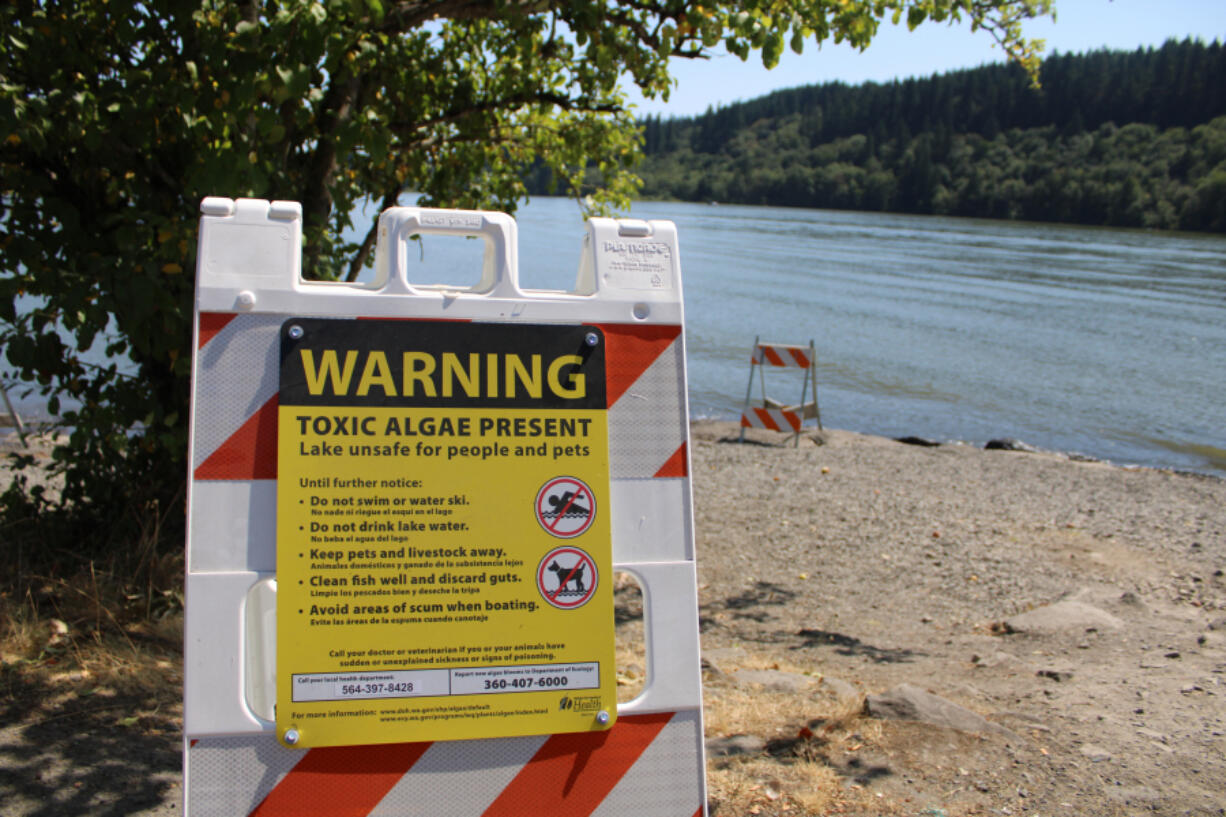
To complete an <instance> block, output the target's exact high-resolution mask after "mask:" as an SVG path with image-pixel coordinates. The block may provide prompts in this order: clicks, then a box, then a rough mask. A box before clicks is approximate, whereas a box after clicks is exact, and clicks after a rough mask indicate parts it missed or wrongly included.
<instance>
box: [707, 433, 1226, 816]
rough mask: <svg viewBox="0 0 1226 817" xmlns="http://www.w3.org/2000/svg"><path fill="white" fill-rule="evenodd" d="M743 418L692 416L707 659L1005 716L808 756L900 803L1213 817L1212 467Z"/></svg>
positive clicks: (1221, 786)
mask: <svg viewBox="0 0 1226 817" xmlns="http://www.w3.org/2000/svg"><path fill="white" fill-rule="evenodd" d="M737 431H738V429H737V428H736V426H735V424H733V423H717V422H700V423H697V424H695V425H694V427H693V446H692V454H693V484H694V497H695V515H696V526H697V539H698V562H699V577H700V583H701V584H700V587H701V590H700V604H701V607H702V610H701V616H702V619H701V620H702V627H703V648H704V652H705V653H706V654H707V655H708V657H709V664H710V667H711V669H712V672H713V673H714V674H715V675H716V676H717V677H721V678H724V679H726V678H728V677H729V671H730V670H735V669H736V667H735V665H736V664H737V663H741V661H740V658H738V656H751V657H752V663H754V664H755V665H757V666H761V665H762V664H763V661H764V660H770V659H774V660H778V661H786V662H787V663H788V664H789V665H791V666H794V667H799V668H801V669H803V670H804V671H805V672H806V673H810V674H812V675H820V676H824V677H826V678H829V679H838V683H837V684H836V686H837V687H838V688H840V689H847V688H849V687H850V688H853V689H855V690H857V691H858V692H859V694H861V695H871V694H874V693H880V692H884V691H886V690H889V689H890V688H893V687H895V686H897V685H899V684H911V685H915V686H918V687H920V688H923V689H926V690H928V691H930V692H932V693H935V694H936V695H938V696H941V697H942V698H943V699H945V700H948V701H950V702H951V703H954V704H956V705H958V706H961V707H965V708H966V709H968V710H970V711H972V712H975V713H976V714H978V715H983V716H985V717H986V718H987V719H988V720H989V721H990V722H991V723H992V724H994V725H999V726H1001V727H1004V728H1003V729H1000V730H999V731H994V732H992V733H991V734H986V735H984V734H979V735H974V736H973V737H974V739H973V740H970V742H969V743H968V742H966V740H964V738H967V736H966V735H963V734H962V733H961V732H959V731H958V730H950V729H948V728H946V727H940V726H929V727H926V728H920V727H919V726H917V725H916V723H915V722H911V721H906V720H903V721H878V720H875V719H873V718H867V717H866V718H865V724H866V726H867V725H868V724H870V723H871V724H873V725H875V726H877V727H880V728H879V729H878V730H877V732H876V733H875V734H877V735H878V739H877V740H864V741H862V744H863V745H862V746H861V747H858V749H857V751H856V752H854V753H852V754H853V755H855V757H854V758H852V757H851V755H848V754H847V753H846V752H844V751H842V750H840V751H834V747H824V748H823V752H822V753H819V754H821V756H822V757H824V758H825V761H824V762H826V763H827V764H829V765H831V766H832V767H834V768H835V770H836V771H839V773H840V775H841V778H840V779H842V780H843V782H844V784H845V785H847V786H848V787H854V788H857V789H861V790H866V791H869V792H875V793H878V794H879V795H880V800H879V802H880V803H881V804H882V805H881V808H883V809H884V808H885V804H888V803H892V804H893V808H895V809H897V813H919V812H920V810H921V808H932V809H938V810H940V811H939V813H943V814H948V815H953V814H978V813H983V814H996V813H1000V814H1022V813H1024V814H1032V813H1034V814H1062V813H1074V814H1114V813H1120V814H1131V813H1139V812H1141V811H1143V812H1145V813H1159V814H1222V813H1226V736H1224V735H1226V684H1224V683H1223V682H1224V680H1226V676H1224V675H1223V672H1224V671H1226V576H1224V572H1223V571H1226V481H1223V480H1220V479H1216V478H1213V477H1206V476H1197V475H1189V474H1181V473H1172V472H1168V471H1160V470H1153V469H1134V468H1120V467H1116V466H1112V465H1109V464H1105V463H1096V462H1083V461H1076V460H1073V459H1070V458H1068V457H1065V456H1061V455H1057V454H1050V453H1035V452H1030V453H1024V452H1017V451H984V450H979V449H976V448H972V447H970V446H964V445H942V446H936V447H923V446H916V445H906V444H903V443H900V442H896V441H894V440H889V439H883V438H878V437H870V436H865V435H860V434H855V433H851V432H846V431H826V432H823V433H811V434H807V435H805V436H804V437H802V439H801V440H800V445H799V447H795V448H794V447H792V445H791V443H785V441H784V439H783V437H782V435H775V434H771V433H764V432H751V434H750V435H748V439H749V440H750V442H749V444H736V443H735V440H736V437H737ZM1044 616H1046V618H1043V617H1044ZM1087 616H1088V618H1087ZM1040 619H1042V620H1044V621H1046V623H1045V624H1043V625H1042V626H1039V625H1035V624H1033V622H1034V621H1038V620H1040ZM840 685H841V686H840ZM708 690H709V692H708V697H709V699H710V698H711V697H712V696H715V697H718V694H719V687H718V685H717V684H708ZM870 703H871V699H870ZM709 705H710V704H709ZM811 706H815V704H814V703H812V702H810V701H809V700H808V699H806V698H805V697H804V696H800V697H798V698H797V717H796V720H795V722H794V723H790V724H782V725H777V727H776V730H775V731H776V732H778V733H779V734H787V733H788V732H789V730H791V732H792V733H794V732H795V728H796V726H797V724H800V725H802V726H803V724H804V721H805V711H806V707H811ZM870 709H871V706H870ZM917 730H918V731H917ZM972 731H974V730H972ZM1002 735H1006V737H1002ZM1008 735H1011V736H1012V737H1007V736H1008ZM708 737H709V738H713V739H718V738H720V737H721V736H719V735H711V734H710V732H709V734H708ZM760 737H762V738H763V739H764V740H765V741H767V742H769V740H770V739H771V737H772V736H771V735H769V734H768V735H762V736H760ZM967 739H969V738H967ZM951 741H953V742H952V743H951ZM959 741H961V742H959ZM783 748H784V749H786V748H788V747H786V746H785V747H783ZM791 748H793V749H794V747H791ZM844 748H845V747H844ZM826 750H829V751H826ZM763 752H765V753H766V754H767V755H768V756H774V757H775V758H776V759H777V760H779V761H780V762H783V761H784V760H786V758H785V757H784V755H785V754H786V752H783V753H782V754H781V752H780V750H779V748H778V747H777V748H776V749H775V750H771V749H769V748H766V749H763ZM852 759H854V760H855V761H856V762H851V760H852ZM720 762H721V761H719V760H718V759H715V760H713V763H714V764H716V765H718V764H719V763H720ZM869 767H872V768H876V769H877V770H878V771H877V772H876V773H874V774H872V775H865V774H864V773H863V770H864V769H866V768H869ZM760 813H763V814H766V813H771V812H770V811H769V804H768V805H767V807H766V809H765V810H762V811H761V812H760ZM890 813H893V812H890ZM926 813H927V812H926Z"/></svg>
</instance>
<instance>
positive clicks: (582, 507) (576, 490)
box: [536, 477, 596, 539]
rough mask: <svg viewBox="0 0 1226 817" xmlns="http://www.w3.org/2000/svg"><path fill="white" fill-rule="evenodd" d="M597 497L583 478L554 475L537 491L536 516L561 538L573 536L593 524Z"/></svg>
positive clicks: (547, 529) (546, 528)
mask: <svg viewBox="0 0 1226 817" xmlns="http://www.w3.org/2000/svg"><path fill="white" fill-rule="evenodd" d="M595 518H596V498H595V497H594V496H592V489H591V488H589V487H587V484H586V483H584V482H583V480H580V479H575V478H574V477H555V478H554V479H551V480H549V482H546V483H545V485H544V486H543V487H542V488H541V490H540V491H538V492H537V494H536V520H537V521H538V522H540V523H541V527H543V528H544V529H545V530H546V531H547V532H549V533H550V534H551V535H553V536H557V537H558V538H560V539H573V538H574V537H576V536H578V535H579V534H581V533H583V532H584V531H586V530H587V529H588V528H590V527H591V526H592V520H593V519H595Z"/></svg>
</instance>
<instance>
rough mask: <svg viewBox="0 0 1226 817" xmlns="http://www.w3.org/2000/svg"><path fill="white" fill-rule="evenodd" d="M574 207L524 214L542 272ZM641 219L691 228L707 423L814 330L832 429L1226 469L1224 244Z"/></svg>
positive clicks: (761, 216) (853, 219)
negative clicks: (753, 371) (752, 357)
mask: <svg viewBox="0 0 1226 817" xmlns="http://www.w3.org/2000/svg"><path fill="white" fill-rule="evenodd" d="M574 211H575V208H574V205H573V204H571V203H570V202H566V201H562V200H543V201H535V202H533V203H532V204H531V205H530V206H529V207H528V208H526V209H525V210H524V211H522V212H521V214H520V216H519V221H520V257H521V268H522V271H521V276H522V278H523V279H524V281H525V283H527V284H529V285H537V286H567V285H569V283H570V281H571V278H572V277H573V270H574V267H575V260H576V255H577V250H576V248H577V246H578V236H580V235H581V229H580V228H579V227H578V226H577V217H576V216H575V215H574ZM633 215H634V216H636V217H641V218H667V219H671V220H673V221H675V222H676V224H677V227H678V233H679V238H680V242H681V259H682V273H683V277H684V286H685V299H686V320H687V338H688V352H689V377H690V400H691V406H690V408H691V413H692V414H693V415H695V416H712V417H725V418H733V417H735V416H737V415H738V414H739V411H740V406H741V402H742V400H743V399H744V396H745V388H746V383H747V379H748V373H749V370H748V364H747V361H748V357H749V350H750V347H751V346H752V344H753V340H754V337H755V336H758V335H760V336H761V337H762V339H763V340H764V341H768V340H769V341H775V342H780V343H807V342H808V340H809V339H810V338H812V339H813V340H815V341H816V343H817V347H818V356H819V360H820V365H819V375H818V377H819V398H820V404H821V410H822V418H823V420H824V421H825V422H826V423H827V424H828V425H831V426H835V427H839V428H847V429H853V430H857V431H864V432H870V433H875V434H885V435H890V436H901V435H910V434H913V435H919V436H923V437H931V438H936V439H943V440H965V441H969V442H974V443H983V442H985V441H987V440H988V439H991V438H993V437H1015V438H1018V439H1021V440H1024V441H1026V442H1029V443H1031V444H1034V445H1037V446H1040V447H1044V448H1051V449H1058V450H1063V451H1076V452H1081V453H1084V454H1088V455H1091V456H1095V457H1101V458H1106V459H1110V460H1113V461H1116V462H1121V463H1137V464H1144V465H1155V466H1165V467H1175V468H1188V469H1195V470H1200V471H1210V472H1216V473H1226V393H1224V392H1226V238H1224V237H1222V236H1201V235H1191V234H1186V233H1183V234H1164V233H1151V232H1142V231H1133V230H1109V229H1102V228H1084V227H1069V226H1061V225H1043V224H1029V223H1026V224H1019V223H1010V222H1000V221H979V220H970V219H953V218H939V217H912V216H897V215H881V214H868V213H847V212H833V211H825V210H797V209H775V208H762V207H732V206H708V205H694V204H665V203H642V204H638V205H636V206H635V208H634V211H633ZM538 276H539V278H538ZM771 375H775V377H773V378H772V377H771ZM767 376H768V381H767V386H768V389H767V390H768V392H776V391H777V392H778V394H777V395H772V396H778V397H780V398H781V399H786V400H789V401H795V399H796V398H798V397H799V383H800V381H799V379H798V377H796V376H793V377H791V378H789V377H785V376H784V374H783V372H782V371H781V370H780V371H776V372H768V374H767ZM793 391H795V392H797V393H796V394H792V392H793Z"/></svg>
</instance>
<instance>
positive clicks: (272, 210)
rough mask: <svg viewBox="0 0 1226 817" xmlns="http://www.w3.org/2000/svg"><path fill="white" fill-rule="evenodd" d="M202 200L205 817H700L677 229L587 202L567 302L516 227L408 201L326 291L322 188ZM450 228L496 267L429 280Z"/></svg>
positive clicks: (197, 786)
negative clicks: (449, 282)
mask: <svg viewBox="0 0 1226 817" xmlns="http://www.w3.org/2000/svg"><path fill="white" fill-rule="evenodd" d="M201 212H202V217H201V221H200V236H199V262H198V267H197V289H196V315H195V344H194V350H195V352H194V357H193V384H192V389H193V392H192V416H191V436H190V451H189V458H190V474H189V489H188V516H189V518H188V540H187V611H186V622H185V656H184V663H185V679H184V733H185V737H184V811H185V813H186V814H188V815H190V817H211V815H225V817H241V816H242V815H259V816H260V817H272V816H273V815H293V817H305V816H307V815H352V817H358V816H359V815H361V816H362V817H365V816H366V815H419V814H420V815H432V817H450V816H451V815H454V816H455V817H470V816H475V815H490V816H493V815H520V814H524V815H528V814H531V815H537V814H548V815H551V817H570V816H571V815H614V814H626V815H630V814H633V815H660V817H696V815H702V814H705V811H706V795H705V775H704V750H703V727H702V694H701V693H702V690H701V676H700V665H699V644H698V604H697V582H696V573H695V565H694V535H693V517H692V499H691V488H690V465H689V461H690V458H689V447H688V441H689V425H688V411H687V402H686V401H687V398H686V381H685V345H684V336H683V331H682V327H683V312H682V300H681V278H680V262H679V256H678V248H677V235H676V229H675V227H674V226H673V224H672V223H671V222H666V221H651V222H647V221H636V220H612V219H592V220H590V221H589V222H588V225H587V233H586V236H585V238H584V244H583V250H582V256H581V263H580V266H579V274H578V278H577V282H576V286H575V289H574V290H572V291H566V292H556V291H534V290H524V289H522V288H521V287H520V286H519V276H518V269H517V263H518V260H517V251H516V246H517V245H516V224H515V222H514V220H513V219H511V218H510V217H509V216H506V215H504V214H501V213H486V212H474V211H450V210H429V209H420V208H392V209H391V210H388V211H386V212H385V213H383V215H382V216H381V218H380V222H379V237H378V245H377V250H376V265H375V266H376V275H375V280H374V281H373V282H371V283H365V284H362V283H357V284H346V283H334V282H327V283H325V282H317V281H307V280H304V279H303V278H302V275H301V257H300V246H301V238H302V219H301V208H300V206H299V205H298V204H296V203H293V202H268V201H261V200H252V199H238V200H231V199H225V198H207V199H205V200H204V201H203V203H202V204H201ZM423 234H442V235H454V236H463V237H477V238H480V239H482V240H483V241H484V242H485V247H486V249H485V256H484V262H483V267H482V273H481V278H480V280H479V282H478V283H477V284H476V285H475V286H473V287H470V288H456V287H450V286H447V287H444V286H429V285H422V284H418V283H414V282H413V281H411V280H409V278H408V276H407V274H406V270H405V267H406V257H407V256H406V245H407V244H408V241H409V240H410V239H411V238H412V237H414V236H417V235H423ZM546 474H547V475H549V478H547V479H546V478H544V477H543V475H546ZM613 571H623V572H627V573H630V574H632V575H633V576H634V578H635V579H636V580H637V581H638V583H639V584H640V585H641V587H642V590H643V603H644V613H645V620H644V632H645V643H644V653H645V657H646V662H647V683H646V685H645V687H644V689H643V691H642V693H641V694H640V695H638V697H636V698H635V699H634V700H632V701H629V702H627V703H623V704H621V705H620V706H619V705H618V704H617V702H616V677H615V675H616V673H615V670H614V667H613V665H612V664H613V659H612V632H613V630H612V618H613V616H612V594H611V589H610V588H611V587H612V584H613V581H612V578H613V577H612V572H613Z"/></svg>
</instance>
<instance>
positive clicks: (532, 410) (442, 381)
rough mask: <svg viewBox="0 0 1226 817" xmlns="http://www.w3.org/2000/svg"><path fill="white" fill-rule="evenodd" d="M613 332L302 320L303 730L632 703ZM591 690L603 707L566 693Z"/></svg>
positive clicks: (466, 734) (316, 740)
mask: <svg viewBox="0 0 1226 817" xmlns="http://www.w3.org/2000/svg"><path fill="white" fill-rule="evenodd" d="M603 347H604V338H603V335H602V334H601V332H600V330H599V329H598V328H595V327H591V326H549V325H529V326H524V325H515V326H511V325H505V324H472V323H447V322H417V321H397V320H331V319H318V318H293V319H290V320H288V321H286V322H285V323H284V324H283V326H282V329H281V379H280V391H279V395H278V405H279V407H278V415H279V416H278V423H279V433H278V482H277V584H278V590H277V700H278V705H277V711H276V719H277V734H278V736H280V737H281V738H282V739H283V741H284V742H286V743H287V745H294V746H298V747H310V746H329V745H356V744H368V743H393V742H407V741H418V740H439V739H461V738H487V737H505V736H513V735H526V734H548V733H558V732H576V731H590V730H597V729H605V728H608V727H609V726H610V725H611V724H612V723H613V721H614V720H615V715H616V679H615V673H614V670H613V601H612V590H611V583H609V582H607V581H605V582H602V581H600V578H601V576H602V574H603V575H606V576H607V575H608V571H610V570H611V569H612V549H611V542H610V533H609V524H608V520H607V518H606V517H607V514H601V513H600V512H598V503H599V501H600V499H601V498H602V497H607V495H608V486H609V465H608V430H607V416H606V414H607V412H606V409H607V406H606V396H605V371H604V366H605V357H604V348H603ZM559 538H562V539H567V540H571V541H572V542H573V545H568V546H565V547H558V544H559V543H558V539H559ZM577 691H578V692H581V693H582V695H583V697H584V698H585V700H589V701H592V700H595V701H598V702H599V706H598V707H596V708H595V709H593V708H592V707H585V708H582V711H580V710H579V709H577V708H575V707H573V706H572V707H567V706H564V705H562V704H561V702H562V701H569V700H572V699H574V698H575V695H574V693H575V692H577ZM287 733H288V734H289V735H290V739H289V740H286V735H287Z"/></svg>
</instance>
